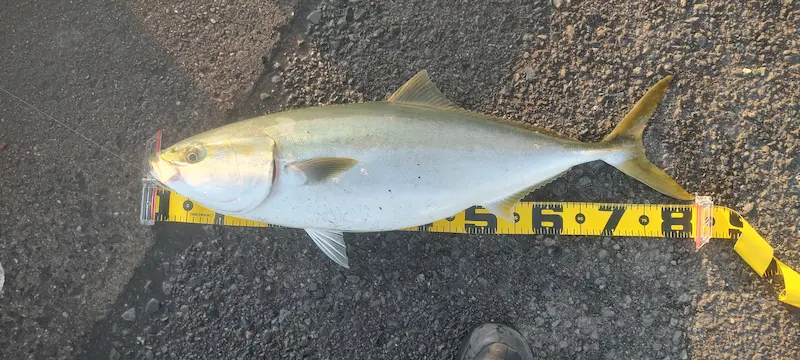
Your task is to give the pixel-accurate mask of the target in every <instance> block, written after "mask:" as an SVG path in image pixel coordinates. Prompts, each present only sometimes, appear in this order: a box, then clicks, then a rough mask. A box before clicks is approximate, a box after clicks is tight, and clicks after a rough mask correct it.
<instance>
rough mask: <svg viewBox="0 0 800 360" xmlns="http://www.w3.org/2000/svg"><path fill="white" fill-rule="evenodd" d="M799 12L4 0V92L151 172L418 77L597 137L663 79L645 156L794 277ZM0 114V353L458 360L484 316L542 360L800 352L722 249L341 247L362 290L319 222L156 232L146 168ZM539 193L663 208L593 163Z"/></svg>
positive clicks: (475, 104) (17, 110)
mask: <svg viewBox="0 0 800 360" xmlns="http://www.w3.org/2000/svg"><path fill="white" fill-rule="evenodd" d="M314 10H319V13H315V15H313V16H311V17H310V18H309V17H308V16H309V14H310V13H311V12H312V11H314ZM292 11H294V15H293V16H292ZM317 15H319V20H318V21H317V20H316V19H317ZM798 17H800V5H798V4H797V3H796V2H793V1H762V2H731V3H705V4H704V3H699V2H693V1H674V2H668V3H650V2H601V1H592V0H587V1H580V2H578V1H566V0H562V1H552V2H551V1H494V2H468V1H416V0H414V1H384V2H379V1H374V2H367V1H358V0H357V1H337V0H335V1H330V2H323V3H321V4H318V3H315V2H299V3H284V2H266V3H263V2H259V3H255V2H250V1H241V2H236V3H232V2H228V3H224V4H221V3H216V2H211V1H207V0H195V1H181V2H174V3H170V5H164V4H163V3H157V2H153V1H144V0H136V1H127V2H125V1H112V2H100V1H88V2H82V3H80V4H66V3H53V4H50V3H46V2H11V3H8V4H4V5H2V6H1V7H0V18H2V19H0V20H2V21H0V31H1V32H2V34H3V36H2V37H0V46H2V53H3V57H2V60H3V65H4V66H2V67H0V86H3V88H5V89H8V90H9V91H12V92H14V93H15V94H17V95H19V96H20V97H22V98H23V99H25V100H26V101H28V102H30V103H31V104H34V105H35V106H36V107H38V108H40V109H41V110H43V111H46V112H47V113H50V114H52V115H53V116H55V117H56V118H58V119H59V120H61V121H63V122H65V123H66V124H67V125H69V126H71V127H72V128H75V129H77V130H78V131H79V132H80V133H81V134H83V135H85V136H87V137H89V138H91V139H93V140H94V141H96V142H98V143H99V144H101V145H102V146H104V147H106V148H108V149H109V150H111V152H114V153H117V154H121V156H122V157H123V158H124V159H125V160H127V161H130V162H134V163H135V162H138V161H140V158H141V147H142V145H143V142H144V140H145V139H147V138H148V137H149V136H150V135H151V134H152V133H153V132H154V131H155V130H156V129H164V131H165V141H166V142H167V143H170V142H173V141H177V140H179V139H180V138H182V137H185V136H188V135H189V134H193V133H196V132H199V131H202V130H206V129H210V128H213V127H215V126H219V125H221V124H224V123H228V122H232V121H235V120H239V119H244V118H246V117H249V116H254V115H258V114H262V113H265V112H273V111H279V110H281V109H286V108H295V107H301V106H313V105H320V104H329V103H345V102H358V101H369V100H380V99H383V98H385V97H386V96H387V95H388V94H390V93H391V92H393V91H394V89H396V88H397V87H399V86H400V85H401V84H402V83H403V82H405V81H406V80H407V79H408V78H410V77H411V76H412V75H413V74H414V73H416V72H417V71H418V70H421V69H428V71H429V72H430V73H431V77H432V79H433V81H434V82H435V83H436V84H437V85H438V87H439V88H440V89H441V90H442V91H443V93H444V94H445V95H446V96H447V97H448V98H449V99H451V100H452V101H453V102H455V103H456V104H458V105H460V106H463V107H465V108H468V109H471V110H476V111H481V112H484V113H488V114H494V115H499V116H503V117H506V118H508V119H512V120H515V121H520V122H526V123H530V124H535V125H538V126H542V127H547V128H550V129H553V130H556V131H559V132H562V133H564V134H566V135H569V136H573V137H576V138H579V139H581V140H584V141H597V140H599V139H600V138H602V136H604V135H605V134H607V133H608V132H609V131H610V130H611V129H612V128H613V126H614V125H615V124H616V123H617V122H618V121H619V120H620V119H621V117H622V116H624V114H625V113H626V112H627V111H628V110H629V109H630V107H631V106H632V105H633V104H634V103H635V101H636V100H638V98H639V96H641V94H642V93H643V92H644V91H646V89H647V88H649V86H651V85H652V84H653V83H655V82H656V81H657V80H658V79H660V78H661V77H663V76H664V75H667V74H672V75H674V76H675V80H674V81H673V84H672V86H671V88H670V91H669V92H668V95H667V97H666V98H665V100H664V102H663V103H662V105H661V106H660V107H659V111H658V113H657V114H656V116H655V117H654V118H653V119H652V120H651V122H650V123H651V126H650V127H649V128H648V130H647V131H646V133H645V143H646V147H647V152H648V157H649V158H650V159H651V160H652V161H653V162H654V163H656V164H658V165H659V166H660V167H662V168H663V169H665V171H667V172H668V173H669V174H670V175H671V176H673V177H674V178H676V179H677V180H678V182H679V183H681V184H682V185H683V186H684V187H685V188H687V189H688V190H689V191H691V192H700V193H704V194H709V195H712V196H713V197H714V199H715V201H716V202H717V203H718V204H719V205H724V206H729V207H731V208H734V209H737V210H740V211H741V212H743V213H744V214H745V217H746V218H747V220H748V221H749V222H750V223H751V224H753V225H754V226H755V227H756V228H757V229H758V231H759V232H760V233H761V234H762V235H764V237H765V238H767V239H768V241H769V242H770V243H771V244H772V245H773V246H774V247H775V249H776V254H777V255H778V256H779V257H780V258H781V259H782V260H783V261H784V262H786V263H787V264H789V265H792V266H794V268H795V269H797V268H798V266H800V246H798V242H797V241H798V239H800V220H798V219H800V175H798V173H800V171H798V170H800V168H799V167H798V166H800V165H798V164H799V162H798V160H799V158H800V156H798V151H799V150H800V148H798V144H800V121H798V115H800V107H799V106H798V96H800V85H799V84H800V82H798V77H800V76H798V72H799V71H800V53H798V47H799V46H798V45H800V44H799V43H800V40H799V39H798V36H797V35H796V33H797V24H798ZM212 20H213V21H212ZM312 20H313V21H312ZM0 95H2V96H0V143H5V144H7V146H6V148H5V150H3V151H2V152H0V169H11V170H10V171H3V172H2V175H0V199H2V201H0V262H1V263H2V264H3V267H4V268H5V273H6V284H5V288H4V290H3V294H2V295H0V303H2V307H1V308H0V322H2V324H0V357H2V358H8V359H15V358H91V359H95V358H112V359H113V358H125V359H128V358H131V359H132V358H198V359H201V358H216V359H221V358H237V359H238V358H254V357H255V358H276V357H279V356H280V357H288V358H319V359H353V358H359V359H360V358H398V359H406V358H425V359H442V358H452V356H453V355H454V354H455V351H456V348H457V346H458V342H459V341H460V339H461V337H463V336H464V335H465V334H466V332H467V331H468V330H469V329H471V328H472V327H474V326H476V325H478V324H480V323H483V322H487V321H502V322H506V323H509V324H511V325H514V326H515V327H517V328H518V329H520V331H521V332H522V333H523V334H524V335H525V336H526V337H527V338H528V340H529V342H530V344H531V345H532V347H533V349H534V351H535V352H536V353H537V354H539V355H540V356H542V357H546V358H570V359H572V358H581V359H596V358H638V359H648V358H652V359H664V358H670V359H683V358H704V359H706V358H708V359H722V358H797V357H798V354H799V353H800V342H798V341H796V339H797V338H798V330H797V325H798V322H800V321H799V320H800V313H799V312H798V310H797V309H796V308H792V307H789V306H787V305H785V304H782V303H780V302H779V301H778V300H777V298H776V296H775V294H774V293H773V290H772V287H771V286H770V285H768V284H766V283H765V282H764V281H763V280H762V279H760V278H759V277H758V276H757V275H756V274H755V273H753V272H752V270H751V269H750V268H749V267H748V266H747V265H746V264H745V263H744V262H743V261H742V260H741V259H739V258H738V256H737V255H736V254H735V253H734V252H733V250H732V248H731V244H730V243H728V242H725V241H713V242H712V243H711V244H709V245H707V246H706V247H704V248H703V249H702V250H701V251H699V252H696V251H695V250H694V249H693V244H692V243H691V242H689V241H686V242H684V241H675V240H667V239H642V238H603V237H580V238H575V237H561V236H535V237H530V236H488V235H479V236H470V235H453V234H428V233H405V232H390V233H374V234H372V233H371V234H359V235H353V234H348V235H347V236H346V239H347V242H348V245H349V253H350V258H351V269H349V270H346V269H342V268H339V267H338V266H336V265H335V264H333V263H332V262H330V261H329V260H328V259H327V258H325V257H324V255H322V254H321V253H320V252H319V251H318V250H317V249H316V248H315V247H314V245H313V244H312V243H311V242H310V241H309V239H308V238H307V237H306V235H305V234H304V233H303V231H302V230H292V229H270V230H262V229H232V228H217V227H205V226H191V225H176V224H169V225H158V226H155V227H152V228H147V227H143V226H141V225H139V224H138V218H137V217H138V206H139V203H138V195H139V194H138V192H139V178H140V172H139V171H138V170H136V169H134V168H132V167H130V166H126V165H125V164H123V163H122V162H121V161H120V160H119V159H117V158H115V157H113V156H111V155H108V153H106V152H103V151H101V150H98V148H97V147H96V146H93V145H91V144H87V143H86V142H85V141H84V140H82V139H81V138H79V137H77V136H76V135H74V134H72V133H70V132H67V131H65V130H64V128H63V127H59V126H57V125H54V124H53V122H52V121H50V120H48V119H46V118H45V117H43V116H42V115H41V114H39V113H37V112H36V111H34V110H30V108H29V107H27V106H25V105H22V104H20V102H19V101H16V100H14V99H12V98H11V97H9V96H6V95H4V94H0ZM530 199H533V200H562V201H598V202H601V201H602V202H636V203H641V202H650V203H667V202H673V200H671V199H669V198H666V197H664V196H661V195H660V194H658V193H656V192H654V191H652V190H650V189H649V188H647V187H646V186H644V185H642V184H640V183H638V182H636V181H635V180H633V179H630V178H628V177H626V176H625V175H624V174H622V173H620V172H619V171H617V170H615V169H613V168H612V167H610V166H607V165H605V164H602V163H592V164H586V165H581V166H578V167H576V168H574V169H573V170H572V171H570V172H569V173H568V174H567V175H566V176H564V177H563V178H561V179H560V180H559V181H558V182H555V183H553V184H550V185H548V186H546V187H545V188H543V189H541V190H539V191H537V192H536V193H534V194H533V195H532V196H531V197H530ZM131 309H134V310H133V311H131Z"/></svg>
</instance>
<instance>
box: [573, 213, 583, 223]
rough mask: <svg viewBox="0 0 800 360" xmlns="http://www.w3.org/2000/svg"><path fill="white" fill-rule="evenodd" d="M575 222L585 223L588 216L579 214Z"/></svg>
mask: <svg viewBox="0 0 800 360" xmlns="http://www.w3.org/2000/svg"><path fill="white" fill-rule="evenodd" d="M575 222H577V223H578V224H583V223H585V222H586V215H583V213H578V214H577V215H575Z"/></svg>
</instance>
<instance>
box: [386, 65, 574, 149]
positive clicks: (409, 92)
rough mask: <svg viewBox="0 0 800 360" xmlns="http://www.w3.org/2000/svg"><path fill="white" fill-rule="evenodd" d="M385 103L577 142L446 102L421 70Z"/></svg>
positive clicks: (534, 127) (541, 129) (557, 134)
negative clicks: (459, 116) (417, 107)
mask: <svg viewBox="0 0 800 360" xmlns="http://www.w3.org/2000/svg"><path fill="white" fill-rule="evenodd" d="M386 101H387V102H393V103H400V104H410V105H416V106H424V107H429V108H434V109H440V110H449V111H453V112H456V113H462V114H466V115H470V116H475V117H481V118H483V119H486V120H488V121H494V122H497V123H501V124H506V125H509V126H515V127H518V128H523V129H528V130H531V131H534V132H538V133H540V134H543V135H547V136H552V137H555V138H559V139H562V140H569V141H577V140H575V139H573V138H570V137H567V136H564V135H561V134H559V133H557V132H555V131H553V130H549V129H544V128H539V127H536V126H532V125H528V124H522V123H518V122H515V121H511V120H506V119H503V118H499V117H494V116H489V115H485V114H481V113H478V112H474V111H471V110H467V109H464V108H461V107H459V106H457V105H456V104H453V103H452V102H451V101H450V100H447V98H445V97H444V94H442V92H441V91H439V89H438V88H436V85H434V84H433V82H432V81H431V79H430V78H429V77H428V71H427V70H421V71H420V72H418V73H417V74H416V75H414V77H412V78H411V79H409V80H408V81H406V83H405V84H403V86H400V88H399V89H397V91H395V92H394V94H392V96H390V97H389V98H388V99H386Z"/></svg>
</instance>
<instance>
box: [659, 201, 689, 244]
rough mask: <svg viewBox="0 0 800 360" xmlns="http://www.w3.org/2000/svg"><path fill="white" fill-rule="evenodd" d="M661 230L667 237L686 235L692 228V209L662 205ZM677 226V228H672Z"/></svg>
mask: <svg viewBox="0 0 800 360" xmlns="http://www.w3.org/2000/svg"><path fill="white" fill-rule="evenodd" d="M661 220H662V223H661V232H662V233H663V234H664V237H667V238H683V237H687V236H688V234H689V232H690V231H691V229H692V209H691V208H675V207H664V208H662V209H661ZM673 227H679V229H673Z"/></svg>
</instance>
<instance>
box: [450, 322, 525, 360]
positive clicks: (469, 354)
mask: <svg viewBox="0 0 800 360" xmlns="http://www.w3.org/2000/svg"><path fill="white" fill-rule="evenodd" d="M456 359H457V360H533V352H531V348H530V347H528V344H527V343H526V342H525V338H523V337H522V334H520V333H519V332H518V331H517V330H514V329H513V328H511V327H508V326H506V325H501V324H483V325H481V326H478V327H477V328H475V329H473V330H472V332H470V333H469V336H467V337H466V338H464V341H463V342H462V343H461V348H459V349H458V355H456Z"/></svg>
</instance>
